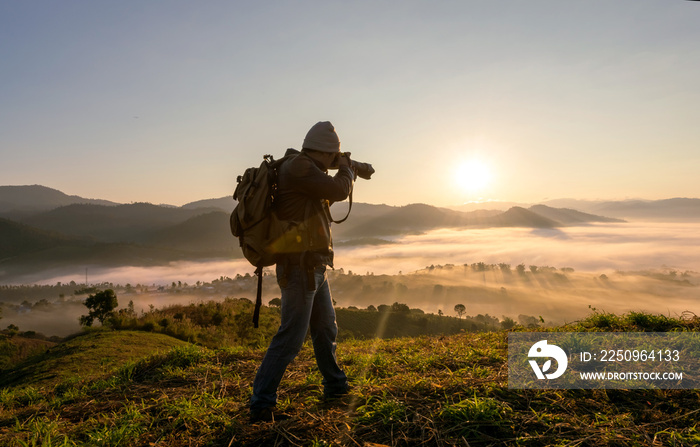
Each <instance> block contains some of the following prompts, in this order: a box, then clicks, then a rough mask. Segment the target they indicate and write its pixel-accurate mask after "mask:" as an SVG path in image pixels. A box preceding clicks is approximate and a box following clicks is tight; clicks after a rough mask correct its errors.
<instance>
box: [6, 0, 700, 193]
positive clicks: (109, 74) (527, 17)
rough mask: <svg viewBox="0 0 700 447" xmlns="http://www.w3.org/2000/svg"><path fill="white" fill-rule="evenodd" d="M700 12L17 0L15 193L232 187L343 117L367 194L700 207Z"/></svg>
mask: <svg viewBox="0 0 700 447" xmlns="http://www.w3.org/2000/svg"><path fill="white" fill-rule="evenodd" d="M699 22H700V3H698V2H691V1H684V0H616V1H609V0H591V1H586V2H573V1H555V0H546V1H545V0H529V1H527V2H526V1H520V0H499V1H496V0H489V1H484V0H482V1H470V0H460V1H415V0H406V1H381V0H380V1H354V2H342V1H283V0H280V1H270V2H254V1H207V2H189V1H179V0H170V1H149V2H144V1H140V0H139V1H132V0H121V1H119V2H93V1H89V0H82V1H77V0H62V1H60V2H56V1H41V0H38V1H32V2H19V1H4V2H0V151H1V152H2V162H1V163H0V185H30V184H41V185H44V186H49V187H52V188H56V189H59V190H61V191H63V192H65V193H67V194H71V195H79V196H83V197H88V198H100V199H106V200H111V201H115V202H120V203H130V202H151V203H156V204H158V203H167V204H172V205H182V204H185V203H188V202H192V201H196V200H200V199H207V198H218V197H223V196H227V195H230V194H231V193H232V192H233V189H234V187H235V178H236V176H237V175H238V174H241V173H242V172H243V171H244V170H245V168H247V167H249V166H253V165H258V164H259V163H260V161H262V155H264V154H267V153H271V154H273V155H278V156H281V155H282V154H283V153H284V150H285V149H286V148H288V147H294V148H297V149H299V148H300V147H301V143H302V141H303V138H304V135H305V134H306V132H307V131H308V129H309V128H310V127H311V126H312V125H313V124H314V123H316V122H317V121H325V120H329V121H331V122H332V123H333V124H334V125H335V127H336V129H337V132H338V135H339V137H340V140H341V149H342V150H344V151H349V152H351V153H352V157H353V158H354V159H356V160H358V161H363V162H369V163H372V164H373V165H374V167H375V169H376V171H377V172H376V174H375V175H374V176H373V178H372V180H369V181H365V180H361V179H359V180H358V183H357V185H356V188H355V193H354V199H355V200H356V201H358V202H366V203H386V204H390V205H405V204H408V203H417V202H422V203H429V204H433V205H437V206H455V205H459V204H461V203H467V202H474V201H488V200H498V201H513V202H522V203H536V202H541V201H545V200H548V199H556V198H575V199H606V200H607V199H625V198H645V199H663V198H670V197H700V182H698V181H697V172H698V167H699V166H700V150H698V149H700V126H698V125H697V123H696V121H697V110H698V104H700V87H699V85H700V84H699V83H698V82H697V80H698V79H700V46H698V45H697V44H698V42H700V27H699V26H697V23H699Z"/></svg>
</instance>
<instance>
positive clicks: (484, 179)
mask: <svg viewBox="0 0 700 447" xmlns="http://www.w3.org/2000/svg"><path fill="white" fill-rule="evenodd" d="M455 181H456V183H457V185H458V186H459V188H460V189H461V190H462V191H463V192H465V193H470V194H474V193H479V192H482V191H483V190H484V189H486V188H487V187H488V186H489V184H490V183H491V169H490V168H489V166H488V165H487V164H486V163H484V162H483V161H481V160H469V161H465V162H463V163H462V164H460V165H458V166H457V170H456V171H455Z"/></svg>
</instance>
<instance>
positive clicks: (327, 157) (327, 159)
mask: <svg viewBox="0 0 700 447" xmlns="http://www.w3.org/2000/svg"><path fill="white" fill-rule="evenodd" d="M338 154H339V152H320V151H314V152H312V157H313V158H314V160H317V161H318V162H319V163H321V164H322V165H323V167H324V169H326V170H328V168H330V167H331V166H333V165H334V164H335V161H336V158H337V157H338Z"/></svg>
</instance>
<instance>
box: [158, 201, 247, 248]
mask: <svg viewBox="0 0 700 447" xmlns="http://www.w3.org/2000/svg"><path fill="white" fill-rule="evenodd" d="M146 240H147V243H148V244H149V245H153V246H156V247H167V248H172V249H175V250H182V251H186V252H192V253H196V252H200V253H205V254H207V255H209V256H211V255H215V254H218V255H219V256H230V255H231V253H232V252H233V251H234V250H236V249H237V247H238V240H236V239H235V238H233V237H232V236H231V228H230V224H229V214H228V213H224V212H222V211H211V212H208V213H206V214H200V215H198V216H195V217H191V218H189V219H187V220H186V221H184V222H182V223H179V224H176V225H173V226H171V227H168V228H165V229H163V230H160V231H156V232H153V233H152V234H151V235H150V236H148V238H146Z"/></svg>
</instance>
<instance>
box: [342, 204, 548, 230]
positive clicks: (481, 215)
mask: <svg viewBox="0 0 700 447" xmlns="http://www.w3.org/2000/svg"><path fill="white" fill-rule="evenodd" d="M560 225H561V223H559V222H556V221H554V220H552V219H549V218H547V217H544V216H541V215H539V214H537V213H535V212H533V211H530V210H527V209H525V208H522V207H512V208H510V209H509V210H507V211H505V212H500V211H487V210H478V211H471V212H461V211H454V210H450V209H447V208H438V207H434V206H431V205H426V204H421V203H418V204H412V205H406V206H402V207H397V208H393V209H390V210H384V212H382V213H381V214H380V215H378V216H376V217H372V218H368V219H365V221H363V222H360V223H358V224H355V225H352V226H351V225H348V227H347V228H341V227H340V226H337V227H334V230H333V231H334V232H335V233H334V234H337V235H338V236H340V237H343V238H352V237H371V236H392V235H399V234H412V233H420V232H424V231H428V230H433V229H439V228H458V227H466V226H470V227H494V226H496V227H534V228H552V227H556V226H560Z"/></svg>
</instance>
